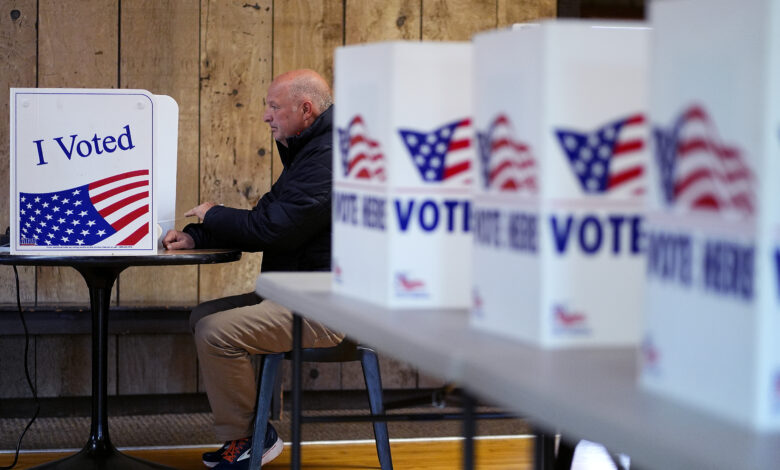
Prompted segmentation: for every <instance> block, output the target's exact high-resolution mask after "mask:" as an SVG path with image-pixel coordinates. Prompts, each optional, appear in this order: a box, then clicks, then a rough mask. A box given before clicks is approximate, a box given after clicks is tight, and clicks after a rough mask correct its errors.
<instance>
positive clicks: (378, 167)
mask: <svg viewBox="0 0 780 470" xmlns="http://www.w3.org/2000/svg"><path fill="white" fill-rule="evenodd" d="M339 147H340V150H341V163H342V168H343V169H344V176H345V177H347V178H354V179H359V180H375V181H384V180H385V178H386V175H385V156H384V154H383V153H382V149H381V148H380V146H379V142H377V141H376V140H373V139H371V138H370V137H369V134H368V131H367V129H366V124H365V122H364V121H363V117H362V116H360V115H357V116H355V117H353V118H352V120H351V121H350V122H349V126H347V128H346V129H339Z"/></svg>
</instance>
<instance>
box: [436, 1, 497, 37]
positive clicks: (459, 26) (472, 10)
mask: <svg viewBox="0 0 780 470" xmlns="http://www.w3.org/2000/svg"><path fill="white" fill-rule="evenodd" d="M422 10H423V12H422V39H423V40H424V41H469V40H471V36H472V35H474V33H478V32H480V31H486V30H489V29H494V28H495V27H496V24H497V23H496V0H423V8H422Z"/></svg>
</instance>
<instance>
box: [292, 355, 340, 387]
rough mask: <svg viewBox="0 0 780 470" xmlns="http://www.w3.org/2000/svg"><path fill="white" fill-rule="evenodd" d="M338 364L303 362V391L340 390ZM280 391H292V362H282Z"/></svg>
mask: <svg viewBox="0 0 780 470" xmlns="http://www.w3.org/2000/svg"><path fill="white" fill-rule="evenodd" d="M343 366H344V364H342V363H339V362H304V363H303V376H302V383H303V390H341V368H342V367H343ZM282 390H292V361H283V362H282Z"/></svg>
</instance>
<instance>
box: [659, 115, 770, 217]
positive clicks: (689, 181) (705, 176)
mask: <svg viewBox="0 0 780 470" xmlns="http://www.w3.org/2000/svg"><path fill="white" fill-rule="evenodd" d="M680 122H681V124H680V126H679V128H678V130H677V131H678V133H677V143H676V145H677V161H676V168H675V176H674V199H675V204H677V205H682V206H683V207H689V208H692V209H697V210H709V211H723V212H735V213H738V214H741V215H751V214H753V213H754V212H755V204H756V203H755V194H754V191H753V182H754V176H753V173H752V172H751V171H750V168H748V166H747V165H746V164H745V162H744V161H743V158H742V155H741V154H740V151H739V149H738V148H736V147H733V146H729V145H726V144H723V143H722V142H721V141H720V138H719V137H718V133H717V130H716V129H715V125H714V123H713V122H712V120H711V119H710V117H709V116H708V115H707V113H706V112H705V111H704V110H703V109H702V108H701V107H699V106H692V107H690V108H689V109H687V110H686V112H685V114H684V115H683V117H682V118H681V121H680Z"/></svg>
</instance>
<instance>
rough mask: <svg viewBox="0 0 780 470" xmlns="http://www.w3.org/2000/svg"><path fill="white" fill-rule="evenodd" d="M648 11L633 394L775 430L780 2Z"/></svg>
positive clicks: (779, 394) (779, 348)
mask: <svg viewBox="0 0 780 470" xmlns="http://www.w3.org/2000/svg"><path fill="white" fill-rule="evenodd" d="M704 9H706V10H707V11H708V14H707V15H706V17H703V16H702V15H701V14H700V12H701V11H703V10H704ZM650 12H651V22H652V26H653V29H654V40H653V48H652V50H653V53H652V62H651V64H652V74H651V77H652V78H651V97H652V99H651V104H650V116H651V122H652V126H653V164H652V165H651V166H650V168H651V171H650V176H651V182H650V185H649V188H650V191H649V193H648V196H649V201H650V203H651V204H652V209H651V210H650V212H649V214H648V224H647V250H648V251H647V253H648V269H647V296H646V305H647V308H646V312H645V321H644V327H643V336H642V347H641V351H642V357H641V384H642V386H643V387H644V388H646V389H648V390H653V391H656V392H659V393H662V394H664V395H667V396H670V397H673V398H675V399H678V400H680V401H683V402H686V403H688V404H690V405H692V406H695V407H698V408H701V409H704V410H707V411H710V412H714V413H716V414H719V415H721V416H724V417H726V418H728V419H731V420H733V421H737V422H740V423H742V424H745V425H748V426H752V427H754V428H757V429H771V430H778V429H780V340H779V339H778V331H780V308H779V307H780V305H778V301H779V300H780V276H778V274H779V273H780V250H779V249H778V247H779V246H780V243H779V242H780V203H779V201H780V191H779V190H778V181H780V161H779V160H778V156H779V155H780V55H778V54H777V51H778V50H780V49H778V48H779V47H780V4H778V3H777V2H775V1H773V0H751V1H747V2H740V1H736V0H728V1H727V0H714V1H709V0H707V1H702V0H697V1H693V0H686V1H679V2H656V3H653V4H652V9H651V10H650ZM692 31H695V34H692V33H691V32H692Z"/></svg>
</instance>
